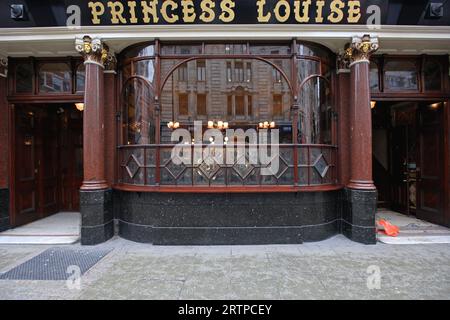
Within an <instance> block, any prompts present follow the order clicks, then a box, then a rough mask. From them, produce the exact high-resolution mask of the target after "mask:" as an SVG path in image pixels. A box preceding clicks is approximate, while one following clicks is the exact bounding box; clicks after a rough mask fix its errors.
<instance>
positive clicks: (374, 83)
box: [369, 62, 380, 91]
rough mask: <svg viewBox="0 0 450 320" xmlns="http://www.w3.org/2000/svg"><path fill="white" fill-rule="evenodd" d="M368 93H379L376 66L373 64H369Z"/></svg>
mask: <svg viewBox="0 0 450 320" xmlns="http://www.w3.org/2000/svg"><path fill="white" fill-rule="evenodd" d="M369 77H370V91H380V85H379V78H378V65H377V64H376V63H374V62H371V63H370V74H369Z"/></svg>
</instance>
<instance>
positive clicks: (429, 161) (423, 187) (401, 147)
mask: <svg viewBox="0 0 450 320" xmlns="http://www.w3.org/2000/svg"><path fill="white" fill-rule="evenodd" d="M444 107H445V104H444V103H443V102H439V101H429V102H377V103H376V104H375V105H374V108H373V110H372V119H373V121H372V123H373V177H374V181H375V185H376V186H377V189H378V192H379V206H380V207H383V208H388V209H391V210H394V211H397V212H400V213H402V214H405V215H408V216H415V217H416V218H418V219H421V220H425V221H428V222H431V223H435V224H439V225H445V194H444V190H445V188H444V183H445V180H444V179H445V177H444V172H445V169H444V166H445V163H444V146H445V145H444Z"/></svg>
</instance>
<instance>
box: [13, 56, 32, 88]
mask: <svg viewBox="0 0 450 320" xmlns="http://www.w3.org/2000/svg"><path fill="white" fill-rule="evenodd" d="M33 76H34V70H33V63H31V62H22V63H18V64H17V65H16V92H17V93H32V91H33Z"/></svg>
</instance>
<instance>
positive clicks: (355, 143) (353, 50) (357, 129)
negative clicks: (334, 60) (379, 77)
mask: <svg viewBox="0 0 450 320" xmlns="http://www.w3.org/2000/svg"><path fill="white" fill-rule="evenodd" d="M377 49H378V41H377V40H376V39H373V38H371V37H370V36H368V35H366V36H364V37H362V38H359V37H355V38H353V42H352V44H351V47H350V48H349V50H347V52H348V54H349V55H350V108H349V113H348V117H349V118H348V119H349V122H348V123H349V127H350V166H351V167H350V182H349V184H348V185H347V187H348V188H349V189H357V190H376V187H375V185H374V183H373V178H372V113H371V108H370V83H369V65H370V62H369V58H370V55H371V54H372V53H373V52H375V51H376V50H377Z"/></svg>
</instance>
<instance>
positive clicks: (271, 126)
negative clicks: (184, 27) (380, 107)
mask: <svg viewBox="0 0 450 320" xmlns="http://www.w3.org/2000/svg"><path fill="white" fill-rule="evenodd" d="M292 49H294V50H292ZM120 60H121V83H122V85H121V87H122V90H121V99H122V102H121V103H122V110H121V121H122V126H121V133H120V135H119V136H120V137H121V138H120V145H119V146H118V150H119V164H120V168H119V178H118V179H119V181H118V183H119V185H135V186H141V187H146V186H147V187H153V188H162V187H168V188H171V187H172V188H174V187H184V188H186V187H192V188H199V187H219V188H220V187H222V188H241V189H242V188H253V189H254V188H256V189H254V190H258V188H274V190H275V189H276V188H283V187H292V188H300V187H312V186H321V185H333V184H335V183H336V170H335V167H336V163H335V162H336V161H335V159H336V155H335V153H336V146H335V145H334V137H333V134H332V133H333V130H332V128H333V123H332V122H333V117H332V115H333V106H332V103H331V101H332V99H331V98H332V90H331V84H330V78H331V76H332V70H333V65H332V64H331V61H333V58H332V55H331V54H330V53H329V52H328V51H327V50H326V49H324V48H321V47H318V46H317V47H316V46H314V45H309V44H308V45H307V44H300V45H297V46H292V45H286V44H279V45H278V44H273V43H272V44H269V45H264V44H261V43H259V44H251V43H234V44H217V43H207V44H205V43H194V44H192V45H186V44H183V45H179V44H161V43H158V44H153V43H152V44H143V45H139V46H133V47H132V48H130V49H129V50H125V51H124V52H123V53H122V55H121V59H120ZM294 70H295V71H294ZM238 147H243V148H242V149H239V148H238ZM177 148H178V149H177ZM199 150H200V154H201V156H200V157H198V151H199ZM255 150H256V153H255ZM263 151H265V153H263ZM196 152H197V153H196ZM241 189H240V190H241ZM253 189H252V190H253Z"/></svg>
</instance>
